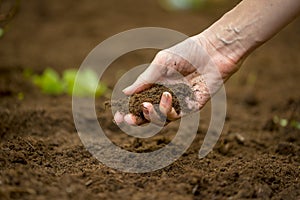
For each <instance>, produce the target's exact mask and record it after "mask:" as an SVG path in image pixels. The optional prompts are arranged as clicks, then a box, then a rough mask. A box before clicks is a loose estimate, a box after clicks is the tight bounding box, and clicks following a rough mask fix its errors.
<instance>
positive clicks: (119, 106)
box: [105, 83, 194, 119]
mask: <svg viewBox="0 0 300 200" xmlns="http://www.w3.org/2000/svg"><path fill="white" fill-rule="evenodd" d="M164 92H169V93H170V94H171V95H172V106H173V107H174V109H175V111H176V112H177V114H180V111H181V110H182V111H183V112H185V113H189V112H191V111H192V110H191V109H190V108H189V107H188V105H187V103H186V97H189V98H190V99H191V100H193V99H194V96H193V92H192V90H191V89H190V87H189V86H188V85H186V84H184V83H180V84H175V85H166V86H164V85H159V84H154V85H152V86H151V87H150V88H149V89H147V90H144V91H142V92H140V93H136V94H134V95H131V96H130V97H128V98H125V99H119V100H115V101H112V102H110V101H107V102H105V103H106V105H109V106H115V110H118V111H120V112H121V113H125V114H127V112H128V111H129V113H132V114H134V115H135V116H138V117H140V118H142V119H145V118H144V115H143V105H142V103H143V102H149V103H152V104H153V105H154V108H155V110H156V111H157V113H159V114H161V112H160V111H159V109H158V105H159V102H160V99H161V96H162V94H163V93H164ZM181 107H182V108H181Z"/></svg>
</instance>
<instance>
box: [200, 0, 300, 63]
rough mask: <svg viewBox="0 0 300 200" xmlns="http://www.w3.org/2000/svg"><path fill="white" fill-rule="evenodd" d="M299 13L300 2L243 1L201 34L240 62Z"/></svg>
mask: <svg viewBox="0 0 300 200" xmlns="http://www.w3.org/2000/svg"><path fill="white" fill-rule="evenodd" d="M299 12H300V0H284V1H283V0H244V1H242V2H241V3H240V4H239V5H237V6H236V7H235V8H233V9H232V10H231V11H229V12H228V13H226V14H225V15H224V16H223V17H222V18H221V19H219V20H218V21H217V22H216V23H214V24H213V25H212V26H210V27H209V28H208V29H207V30H205V31H204V32H202V33H201V34H200V35H201V36H204V37H205V38H206V39H207V40H208V41H209V43H210V44H211V45H212V46H213V47H214V49H215V50H216V51H218V52H219V53H221V54H222V55H224V56H226V57H227V58H229V59H230V60H231V61H232V62H233V63H238V62H239V61H241V60H242V59H243V58H244V57H245V56H246V55H248V54H249V53H250V52H252V51H253V50H254V49H256V48H257V47H258V46H260V45H261V44H263V43H264V42H266V41H267V40H268V39H270V38H271V37H272V36H274V35H275V34H276V33H277V32H278V31H279V30H281V29H282V28H283V27H284V26H286V25H287V24H288V23H289V22H291V21H292V20H293V19H294V18H296V17H297V15H298V14H299Z"/></svg>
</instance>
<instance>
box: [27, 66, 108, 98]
mask: <svg viewBox="0 0 300 200" xmlns="http://www.w3.org/2000/svg"><path fill="white" fill-rule="evenodd" d="M24 76H25V77H26V78H30V79H31V80H32V82H33V83H34V84H35V85H37V86H38V87H39V88H41V90H42V92H43V93H45V94H50V95H60V94H63V93H66V94H68V95H74V96H79V97H91V96H93V95H95V96H96V97H98V96H101V95H104V93H105V92H106V91H107V87H106V85H105V84H104V83H100V84H99V83H98V78H97V74H96V73H95V72H94V71H93V70H91V69H85V70H81V71H78V70H76V69H68V70H65V71H64V72H63V73H62V78H61V77H60V76H59V74H58V73H57V72H56V71H55V70H53V69H51V68H47V69H45V70H44V72H43V73H42V74H41V75H38V74H33V72H32V71H31V70H30V69H26V70H24Z"/></svg>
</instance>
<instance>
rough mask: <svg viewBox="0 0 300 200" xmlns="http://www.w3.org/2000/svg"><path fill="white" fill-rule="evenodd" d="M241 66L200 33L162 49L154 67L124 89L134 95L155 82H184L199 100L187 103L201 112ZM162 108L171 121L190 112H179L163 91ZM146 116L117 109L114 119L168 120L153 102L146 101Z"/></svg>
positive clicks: (131, 121)
mask: <svg viewBox="0 0 300 200" xmlns="http://www.w3.org/2000/svg"><path fill="white" fill-rule="evenodd" d="M237 69H238V65H237V64H236V63H235V62H234V61H233V60H231V59H230V58H228V57H226V56H223V55H221V54H220V53H219V52H218V50H217V49H215V47H214V46H213V45H212V44H211V43H210V42H209V41H208V40H207V39H206V38H205V37H204V36H202V35H197V36H194V37H191V38H188V39H187V40H185V41H183V42H181V43H179V44H177V45H175V46H173V47H171V48H169V49H165V50H162V51H160V52H159V53H158V54H157V55H156V56H155V58H154V60H153V61H152V63H151V64H150V66H149V67H148V68H147V69H146V70H145V71H144V72H143V73H142V74H141V75H140V76H139V77H138V78H137V80H136V81H135V82H134V83H133V84H132V85H131V86H129V87H127V88H126V89H124V90H123V92H124V93H125V94H126V95H132V94H134V93H138V92H141V91H143V90H145V89H147V88H149V87H150V86H151V85H152V84H153V83H158V82H159V83H168V84H176V83H182V82H184V83H186V84H188V85H189V86H190V87H191V89H192V91H193V93H194V96H195V99H196V100H190V99H186V103H187V105H188V107H189V108H190V109H191V110H193V111H198V110H200V109H201V108H202V107H203V106H204V105H205V104H206V103H207V102H208V101H209V99H210V98H211V95H213V94H214V93H216V92H217V90H218V89H219V88H220V86H221V85H222V84H223V81H225V80H227V79H228V78H229V77H230V76H231V75H232V74H233V73H234V72H235V71H237ZM178 74H180V76H178ZM159 110H160V112H161V113H162V114H163V115H164V116H165V118H166V119H167V121H174V120H176V119H178V118H180V117H182V116H184V115H186V114H188V113H183V112H181V113H180V114H177V113H176V111H175V109H174V108H173V107H172V95H171V94H170V93H169V92H164V93H163V95H162V97H161V100H160V103H159ZM143 115H144V117H145V119H146V120H145V119H141V118H139V117H137V116H134V115H133V114H126V115H125V114H123V113H121V112H119V111H117V112H116V113H115V115H114V120H115V122H116V123H117V124H120V123H122V122H125V123H127V124H129V125H141V124H144V123H147V122H150V121H151V122H153V123H155V124H159V125H162V123H165V122H162V120H161V117H160V116H159V114H158V113H157V112H156V110H155V109H154V106H153V105H152V104H151V103H149V102H144V103H143Z"/></svg>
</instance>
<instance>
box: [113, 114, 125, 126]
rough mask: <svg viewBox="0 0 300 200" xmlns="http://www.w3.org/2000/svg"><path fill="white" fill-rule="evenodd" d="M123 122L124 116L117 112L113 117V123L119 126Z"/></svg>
mask: <svg viewBox="0 0 300 200" xmlns="http://www.w3.org/2000/svg"><path fill="white" fill-rule="evenodd" d="M123 121H124V115H122V114H121V113H120V112H119V111H117V112H116V113H115V115H114V122H115V123H116V124H117V125H119V124H121V123H122V122H123Z"/></svg>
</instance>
